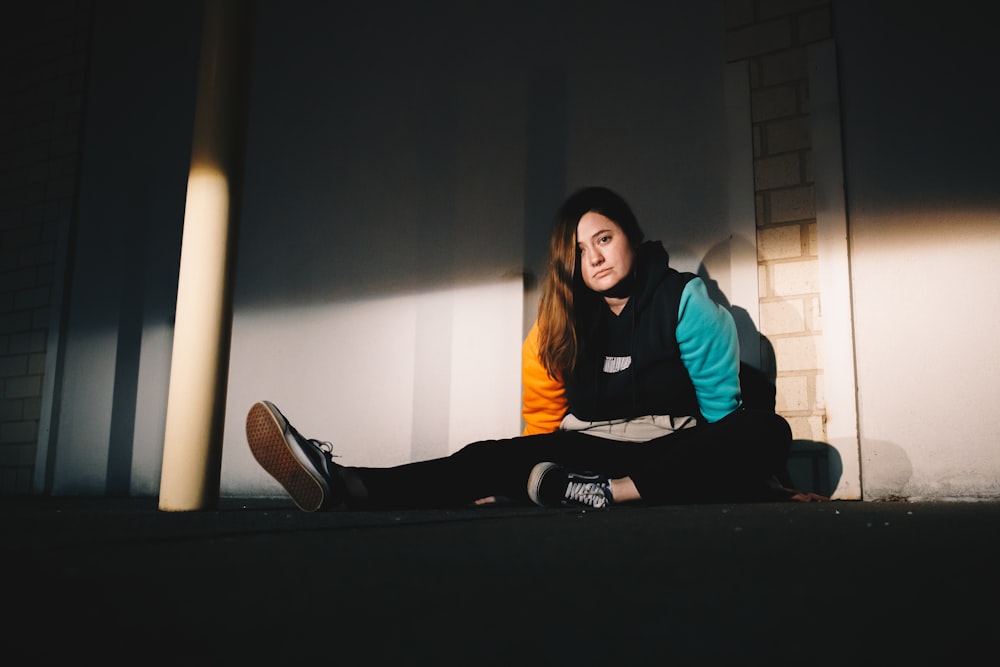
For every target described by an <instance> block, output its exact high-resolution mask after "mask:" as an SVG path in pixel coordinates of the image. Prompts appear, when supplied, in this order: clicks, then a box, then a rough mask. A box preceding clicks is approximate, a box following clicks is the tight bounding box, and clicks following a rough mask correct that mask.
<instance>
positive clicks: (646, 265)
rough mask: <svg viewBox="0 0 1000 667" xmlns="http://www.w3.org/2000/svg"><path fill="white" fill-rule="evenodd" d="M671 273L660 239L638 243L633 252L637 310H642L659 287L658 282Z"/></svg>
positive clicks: (667, 257)
mask: <svg viewBox="0 0 1000 667" xmlns="http://www.w3.org/2000/svg"><path fill="white" fill-rule="evenodd" d="M671 273H673V271H672V269H671V268H670V256H669V255H668V254H667V251H666V250H665V249H664V247H663V243H662V242H661V241H645V242H643V243H642V244H640V245H639V248H638V250H636V253H635V276H636V280H635V287H634V288H633V289H635V290H637V293H635V294H634V299H635V301H636V303H635V305H636V306H637V310H644V309H645V307H646V306H648V305H649V302H650V301H652V299H653V295H654V294H656V290H657V289H659V287H660V283H662V282H663V281H664V280H666V279H667V276H668V275H670V274H671Z"/></svg>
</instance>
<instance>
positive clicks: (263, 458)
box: [247, 403, 323, 512]
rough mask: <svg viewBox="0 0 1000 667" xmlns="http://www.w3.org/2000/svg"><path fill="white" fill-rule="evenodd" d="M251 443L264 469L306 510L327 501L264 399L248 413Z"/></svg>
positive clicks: (313, 509) (311, 509)
mask: <svg viewBox="0 0 1000 667" xmlns="http://www.w3.org/2000/svg"><path fill="white" fill-rule="evenodd" d="M247 443H249V445H250V451H251V452H252V453H253V457H254V458H255V459H257V463H259V464H260V465H261V466H262V467H263V468H264V470H266V471H267V472H268V473H270V475H271V476H272V477H274V478H275V479H276V480H278V483H279V484H281V486H283V487H285V490H286V491H288V493H289V495H291V496H292V500H294V501H295V504H296V505H298V506H299V509H301V510H302V511H304V512H315V511H316V510H318V509H319V508H320V505H322V504H323V488H322V487H321V486H320V485H319V483H318V482H317V481H316V480H314V479H313V478H312V475H310V474H309V473H308V472H306V470H305V469H304V468H303V467H302V465H301V464H300V463H299V462H298V460H297V459H296V458H295V455H294V454H292V452H291V450H289V448H288V443H287V442H285V436H284V433H283V432H282V428H281V425H280V424H279V423H278V422H277V421H276V420H275V417H274V416H273V415H272V414H271V411H270V410H268V409H267V407H266V406H265V405H264V404H263V403H255V404H254V405H253V407H252V408H250V412H249V413H247Z"/></svg>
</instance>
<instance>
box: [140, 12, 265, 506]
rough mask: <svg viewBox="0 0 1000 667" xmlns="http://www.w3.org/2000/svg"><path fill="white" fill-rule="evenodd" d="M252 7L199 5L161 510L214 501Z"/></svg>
mask: <svg viewBox="0 0 1000 667" xmlns="http://www.w3.org/2000/svg"><path fill="white" fill-rule="evenodd" d="M253 5H254V3H252V2H241V1H240V0H205V17H204V24H203V31H204V32H203V34H202V45H201V62H200V65H199V73H198V89H197V99H196V103H195V115H194V136H193V146H192V151H191V169H190V172H189V174H188V187H187V201H186V204H185V210H184V233H183V237H182V241H181V261H180V274H179V277H178V284H177V313H176V323H175V325H174V341H173V356H172V358H171V364H170V386H169V390H168V394H167V423H166V430H165V432H164V443H163V469H162V472H161V475H160V505H159V507H160V509H161V510H166V511H188V510H199V509H207V508H209V507H211V506H214V505H215V504H216V502H217V500H218V494H219V477H220V474H221V466H222V431H223V422H224V416H225V406H226V379H227V376H228V374H229V347H230V337H231V329H232V273H233V265H234V259H233V254H234V252H235V246H236V243H235V238H236V228H237V222H238V213H239V202H240V196H241V192H240V189H241V181H242V168H243V153H244V150H243V149H244V144H245V134H246V129H245V126H246V117H247V113H246V106H247V89H248V82H249V78H250V74H249V69H250V67H249V56H250V49H251V36H252V29H253V9H254V7H253Z"/></svg>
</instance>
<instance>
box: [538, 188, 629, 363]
mask: <svg viewBox="0 0 1000 667" xmlns="http://www.w3.org/2000/svg"><path fill="white" fill-rule="evenodd" d="M591 212H593V213H599V214H601V215H603V216H604V217H606V218H608V219H610V220H613V221H614V222H615V223H616V224H617V225H618V226H619V227H621V228H622V231H623V232H624V233H625V236H626V237H627V238H628V240H629V244H630V245H631V246H632V248H633V250H635V249H637V248H638V247H639V244H640V243H642V240H643V238H644V234H643V233H642V229H641V228H640V227H639V222H638V220H636V218H635V215H634V214H633V213H632V209H631V208H629V205H628V203H626V201H625V200H624V199H623V198H622V197H621V196H620V195H618V194H617V193H615V192H613V191H611V190H609V189H608V188H604V187H587V188H583V189H582V190H577V191H576V192H574V193H573V194H572V195H570V197H569V198H568V199H567V200H566V201H565V202H563V205H562V206H560V207H559V210H558V211H556V216H555V221H554V223H553V225H552V234H551V236H550V237H549V261H548V267H547V269H546V272H545V280H544V282H543V284H542V297H541V300H540V301H539V302H538V354H539V357H540V360H541V362H542V365H543V366H544V367H545V370H546V371H548V373H549V375H551V376H552V377H553V378H558V379H561V378H562V377H564V375H565V374H566V373H567V372H570V371H572V370H573V368H574V367H575V366H576V362H577V359H579V357H580V351H581V350H582V348H583V342H584V341H583V339H584V337H585V334H586V332H587V331H589V329H590V327H591V325H592V324H593V322H594V321H595V316H596V313H597V312H598V308H599V306H600V304H601V303H602V299H601V297H600V295H599V294H596V293H595V292H593V291H591V290H590V289H589V288H588V287H587V286H586V285H584V284H583V278H582V277H581V275H580V253H579V251H578V249H577V238H576V227H577V224H578V223H579V222H580V218H582V217H583V216H584V215H586V214H587V213H591Z"/></svg>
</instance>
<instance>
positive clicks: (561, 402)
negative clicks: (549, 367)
mask: <svg viewBox="0 0 1000 667" xmlns="http://www.w3.org/2000/svg"><path fill="white" fill-rule="evenodd" d="M521 387H522V391H521V416H522V417H523V418H524V424H525V426H524V431H523V432H522V433H521V434H522V435H534V434H536V433H551V432H552V431H555V430H556V429H557V428H559V423H560V422H562V418H563V417H564V416H565V414H566V391H565V389H564V388H563V384H562V381H561V380H557V379H554V378H552V377H551V376H550V375H549V373H548V371H546V370H545V366H543V365H542V362H541V360H540V359H539V358H538V322H535V323H534V324H533V325H532V326H531V331H529V332H528V337H527V338H525V339H524V344H523V345H522V346H521Z"/></svg>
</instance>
